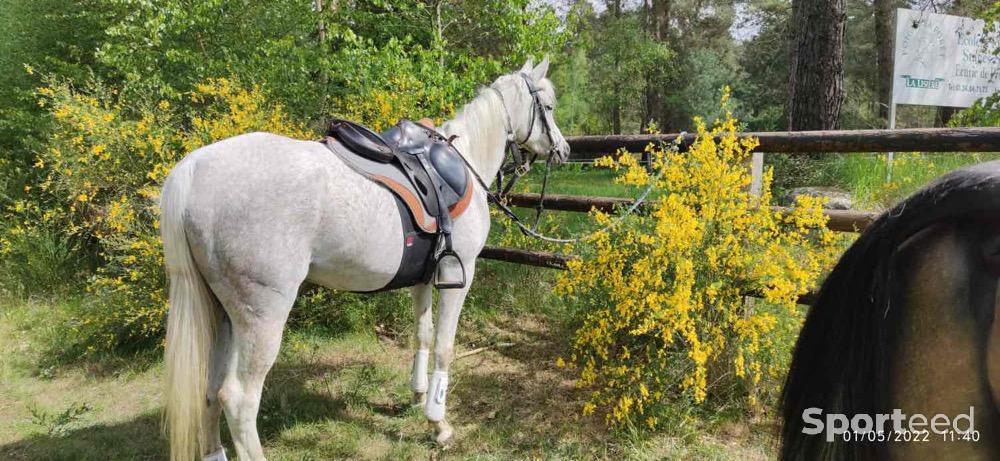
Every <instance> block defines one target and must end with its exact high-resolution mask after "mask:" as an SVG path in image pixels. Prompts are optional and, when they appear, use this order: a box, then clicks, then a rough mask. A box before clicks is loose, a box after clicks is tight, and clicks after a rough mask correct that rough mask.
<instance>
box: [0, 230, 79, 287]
mask: <svg viewBox="0 0 1000 461" xmlns="http://www.w3.org/2000/svg"><path fill="white" fill-rule="evenodd" d="M18 229H20V231H17V232H8V233H7V234H6V236H4V237H0V293H3V294H6V295H8V296H14V297H34V296H45V295H52V294H58V293H62V292H67V291H70V290H72V289H75V288H79V287H80V286H81V283H80V282H79V279H78V278H77V276H78V275H79V271H80V269H81V267H82V266H84V264H83V262H84V260H85V259H86V257H85V255H84V254H83V253H82V252H81V251H79V249H78V248H77V245H76V244H75V243H74V242H73V241H72V240H70V239H68V238H66V237H65V236H64V235H62V234H60V233H59V232H56V231H54V230H52V229H50V228H48V227H43V226H39V227H26V228H18Z"/></svg>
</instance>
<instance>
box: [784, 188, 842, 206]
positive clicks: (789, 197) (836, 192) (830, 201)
mask: <svg viewBox="0 0 1000 461" xmlns="http://www.w3.org/2000/svg"><path fill="white" fill-rule="evenodd" d="M800 195H808V196H810V197H826V198H827V202H826V205H823V208H826V209H828V210H850V209H851V205H852V204H853V202H852V201H851V194H850V193H848V192H845V191H842V190H840V189H837V188H835V187H796V188H794V189H791V190H789V191H788V193H786V194H785V195H784V196H783V197H781V200H780V201H779V202H780V203H781V205H783V206H792V205H794V204H795V197H798V196H800Z"/></svg>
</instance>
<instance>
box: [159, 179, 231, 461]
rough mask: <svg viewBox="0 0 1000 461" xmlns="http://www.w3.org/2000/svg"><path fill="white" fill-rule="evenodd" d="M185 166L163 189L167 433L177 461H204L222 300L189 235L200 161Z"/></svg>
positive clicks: (162, 222)
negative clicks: (206, 418) (167, 291)
mask: <svg viewBox="0 0 1000 461" xmlns="http://www.w3.org/2000/svg"><path fill="white" fill-rule="evenodd" d="M187 160H188V161H181V162H180V163H178V164H177V166H176V167H174V169H173V171H172V172H171V173H170V176H169V177H168V178H167V180H166V182H165V183H164V185H163V191H162V193H161V196H160V210H161V212H162V215H161V218H160V234H161V236H162V238H163V252H164V257H165V259H166V263H167V275H168V277H169V279H170V312H169V314H168V316H167V342H166V351H165V354H164V355H165V356H164V362H165V367H166V389H165V392H164V395H165V397H166V411H165V413H164V417H163V420H164V421H163V422H164V432H165V433H166V435H167V437H168V438H169V439H170V459H171V461H188V460H191V459H195V458H196V457H200V456H201V454H202V453H203V452H204V450H205V449H211V448H214V447H205V443H206V441H205V435H204V434H203V430H202V426H203V418H204V415H205V411H206V409H207V405H206V403H205V402H206V398H207V391H208V367H209V354H210V351H211V348H212V344H213V342H214V340H215V330H216V327H217V324H218V322H219V318H218V314H217V313H216V310H217V307H216V305H215V303H216V300H215V297H214V296H213V295H212V293H211V291H210V290H209V288H208V285H206V283H205V280H204V279H203V278H202V276H201V273H200V272H199V271H198V268H197V267H196V266H195V262H194V259H193V258H192V256H191V251H190V248H189V246H188V240H187V236H186V235H185V232H184V211H185V209H186V207H187V201H188V195H189V194H190V190H191V181H192V177H193V175H194V166H195V163H196V162H194V161H191V160H193V159H187Z"/></svg>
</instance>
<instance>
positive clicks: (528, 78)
mask: <svg viewBox="0 0 1000 461" xmlns="http://www.w3.org/2000/svg"><path fill="white" fill-rule="evenodd" d="M547 70H548V61H547V60H545V61H543V62H542V63H541V64H539V65H538V66H537V67H533V65H532V63H531V61H528V62H527V63H525V65H524V67H523V68H522V69H521V70H520V71H518V72H515V73H512V74H508V75H504V76H502V77H500V78H498V79H497V80H496V81H495V82H494V83H493V84H492V85H491V87H489V88H485V89H483V90H481V91H480V92H479V95H478V96H477V97H476V98H475V99H474V100H473V101H472V102H470V103H469V104H467V105H466V106H465V107H463V108H462V109H461V110H460V111H459V113H458V116H457V117H456V118H455V119H454V120H451V121H449V122H447V123H446V124H444V126H443V127H442V128H441V130H442V131H443V133H444V134H445V136H449V137H450V136H456V138H455V141H454V144H455V146H456V147H457V149H458V150H459V152H461V154H462V155H463V156H464V157H465V158H466V160H467V161H468V163H469V165H471V167H472V168H473V169H474V170H475V172H477V173H478V174H479V175H480V176H481V177H482V178H486V179H487V180H488V181H489V180H491V179H492V178H493V177H494V176H496V173H497V171H498V170H499V169H500V168H501V165H502V164H503V162H504V157H505V146H506V144H507V141H508V139H513V140H515V142H517V143H518V144H519V145H520V146H521V147H522V148H524V149H525V150H527V151H530V152H532V153H534V154H538V155H540V157H541V158H545V157H546V156H547V155H549V153H552V154H551V155H553V156H554V157H553V161H556V162H562V161H565V159H566V158H567V157H568V156H569V145H568V144H567V143H566V140H565V139H563V136H562V134H561V133H560V132H559V129H558V128H557V127H556V125H555V120H554V119H553V114H552V110H553V107H554V105H555V92H554V90H553V87H552V84H551V83H550V82H549V81H548V80H547V79H546V78H545V75H546V72H547ZM529 82H533V83H534V85H535V86H536V87H537V88H538V90H539V91H537V92H534V93H533V92H531V91H530V90H529V86H530V85H529ZM470 180H473V178H471V177H470ZM475 188H476V190H475V194H474V197H473V199H472V203H471V204H470V205H469V207H468V209H467V210H466V211H465V213H464V214H462V215H461V216H459V217H458V218H457V219H456V220H455V222H454V227H453V245H454V250H455V251H456V252H457V253H458V255H459V256H460V257H461V259H462V261H464V263H465V271H466V274H465V276H466V279H467V280H468V281H469V282H471V280H472V277H473V271H474V269H475V261H476V256H477V255H478V254H479V252H480V250H481V249H482V247H483V245H484V243H485V242H486V236H487V234H488V232H489V227H490V216H489V210H488V204H487V197H486V191H484V190H482V187H480V185H479V184H478V183H476V184H475ZM160 206H161V210H162V218H161V219H162V222H161V232H162V237H163V245H164V252H165V256H166V263H167V269H168V271H167V272H168V274H169V277H170V313H169V316H168V321H167V340H166V353H165V366H166V384H167V387H166V391H165V393H166V413H165V418H164V419H165V423H166V426H167V433H168V435H169V437H170V450H171V459H172V460H189V459H194V458H195V457H197V456H199V455H200V456H203V459H206V460H213V461H218V460H225V459H226V453H225V450H224V448H223V446H222V440H221V434H220V432H219V418H220V415H221V413H222V412H225V414H226V419H227V420H228V422H229V428H230V431H231V433H232V438H233V443H234V445H235V448H236V453H237V455H238V457H239V459H241V460H245V461H250V460H263V459H264V452H263V450H262V448H261V445H260V439H259V437H258V435H257V411H258V408H259V405H260V399H261V390H262V388H263V384H264V378H265V377H266V376H267V373H268V371H269V370H270V369H271V366H272V365H273V364H274V360H275V358H276V357H277V355H278V348H279V346H280V344H281V336H282V331H283V329H284V325H285V321H286V320H287V318H288V313H289V311H290V310H291V308H292V304H293V302H294V301H295V297H296V294H297V292H298V289H299V285H300V284H302V282H303V281H306V280H309V281H311V282H314V283H317V284H319V285H323V286H326V287H330V288H334V289H339V290H350V291H368V290H373V289H377V288H380V287H382V286H384V285H386V283H388V281H389V280H391V279H392V278H393V276H394V275H395V274H396V269H397V266H398V265H399V261H400V258H401V255H402V251H403V245H402V242H403V237H402V226H401V224H400V212H399V210H398V208H397V205H396V201H395V199H394V198H393V195H392V193H391V192H389V191H388V190H387V189H384V188H383V187H382V186H380V185H378V184H376V183H374V182H372V181H370V180H368V179H366V178H365V177H363V176H361V175H360V174H358V173H356V172H355V171H354V170H352V169H351V168H350V167H349V166H347V165H345V164H344V163H343V161H341V160H340V158H339V157H338V156H336V155H334V154H333V153H331V152H330V151H329V150H328V149H327V148H326V147H325V146H324V145H323V144H321V143H319V142H315V141H301V140H296V139H289V138H286V137H283V136H278V135H274V134H269V133H251V134H245V135H241V136H236V137H234V138H230V139H226V140H223V141H219V142H217V143H215V144H212V145H209V146H205V147H203V148H201V149H198V150H196V151H194V152H192V153H191V154H189V155H188V156H187V157H185V158H184V159H183V160H181V161H180V162H179V163H178V164H177V165H176V166H175V167H174V169H173V171H172V172H171V173H170V176H169V177H168V178H167V180H166V182H165V183H164V185H163V191H162V195H161V202H160ZM411 290H412V291H411V292H412V296H413V302H414V310H415V313H416V319H417V320H416V338H417V350H416V353H415V355H414V359H413V369H412V370H413V371H412V379H411V382H410V384H411V388H412V390H413V392H414V397H415V398H416V399H417V400H418V401H420V402H423V403H424V415H425V416H426V417H427V419H428V421H430V422H431V423H432V424H433V425H434V427H435V432H436V440H437V442H438V443H441V444H443V443H445V442H446V441H448V439H449V438H450V437H451V435H452V429H451V426H450V425H449V424H448V422H447V421H446V420H445V397H446V395H447V386H448V367H449V364H450V362H451V360H452V356H453V350H454V340H455V330H456V328H457V326H458V317H459V312H460V311H461V310H462V304H463V302H464V301H465V296H466V293H467V292H468V290H469V283H466V285H465V287H464V288H460V289H442V290H440V302H439V306H438V321H437V329H436V330H435V329H434V325H433V319H432V315H433V314H432V311H431V299H432V296H431V295H432V293H431V290H432V287H431V286H429V285H417V286H414V287H413V288H412V289H411ZM432 341H433V343H434V372H433V374H432V376H431V378H430V382H429V383H428V379H427V371H428V370H427V366H428V357H429V355H430V352H429V349H430V347H431V343H432ZM428 384H429V386H428ZM428 390H430V391H431V398H430V399H426V397H425V396H426V393H427V392H428Z"/></svg>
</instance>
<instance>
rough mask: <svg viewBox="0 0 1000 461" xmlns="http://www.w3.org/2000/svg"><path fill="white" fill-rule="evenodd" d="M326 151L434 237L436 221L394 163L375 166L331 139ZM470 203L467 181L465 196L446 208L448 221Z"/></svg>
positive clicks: (470, 183) (329, 138)
mask: <svg viewBox="0 0 1000 461" xmlns="http://www.w3.org/2000/svg"><path fill="white" fill-rule="evenodd" d="M324 143H325V144H326V147H327V148H329V149H330V151H332V152H333V153H335V154H337V156H338V157H340V158H341V159H342V160H344V163H346V164H347V165H348V166H350V167H351V168H352V169H354V171H357V172H358V173H360V174H361V175H362V176H364V177H366V178H368V179H370V180H372V181H375V182H377V183H379V184H381V185H382V186H384V187H385V188H387V189H389V190H390V191H392V192H393V193H394V194H396V196H397V197H399V199H400V200H402V201H403V203H404V204H405V205H406V207H407V208H408V209H409V210H410V214H411V215H412V216H413V219H414V221H415V222H416V224H417V227H418V228H419V229H420V230H421V231H423V232H426V233H429V234H435V233H437V219H435V218H434V215H433V214H431V212H430V211H428V210H427V208H426V207H425V206H424V203H423V201H422V200H420V194H419V193H418V192H417V191H416V190H414V187H415V186H414V185H413V184H412V183H411V182H410V179H409V178H408V177H407V176H406V174H404V173H403V172H402V171H400V169H399V168H398V167H397V166H396V165H395V164H394V163H379V162H376V161H374V160H370V159H368V158H365V157H362V156H360V155H358V154H356V153H354V152H353V151H351V150H350V149H348V148H346V147H345V146H344V145H343V144H341V143H340V141H338V140H337V139H335V138H332V137H329V136H327V138H326V140H325V141H324ZM471 201H472V181H467V186H466V188H465V192H464V193H463V194H462V195H461V197H460V198H459V200H458V201H457V202H455V204H454V205H452V206H450V207H448V214H449V215H451V218H452V219H455V218H458V217H459V216H461V215H462V213H464V212H465V210H466V209H467V208H468V207H469V202H471Z"/></svg>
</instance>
